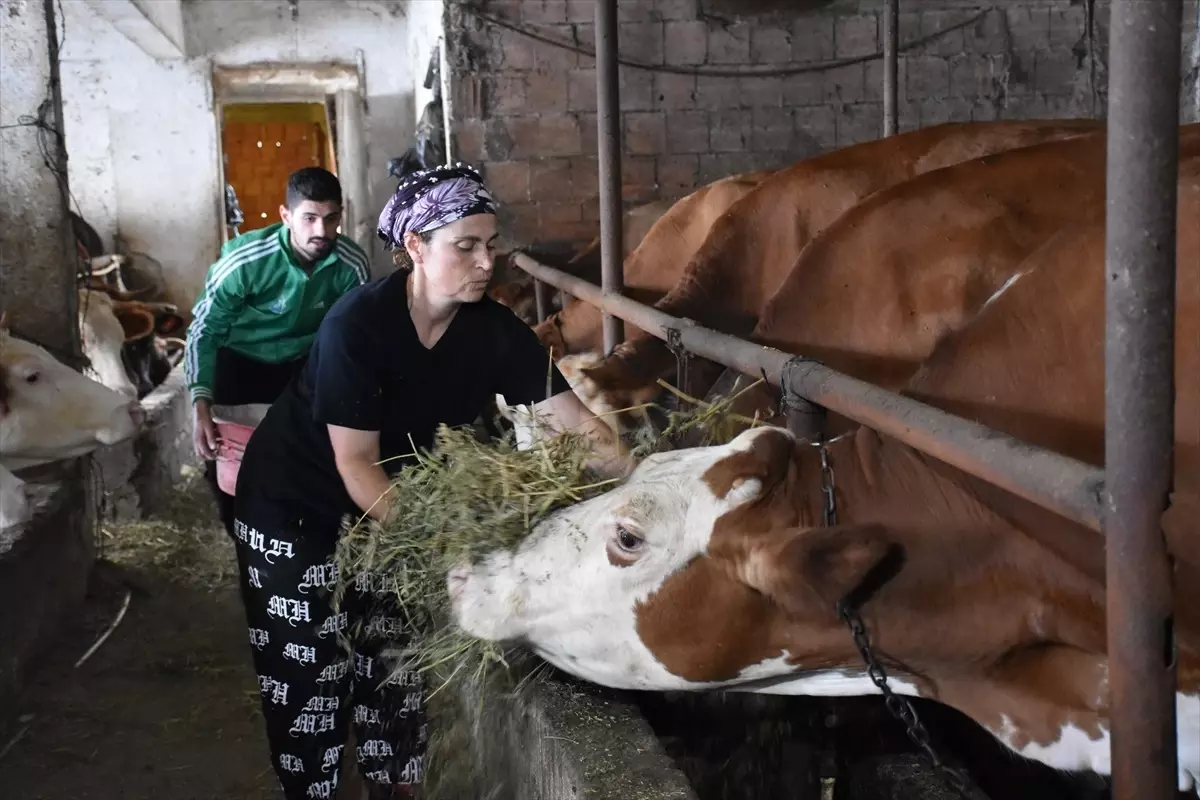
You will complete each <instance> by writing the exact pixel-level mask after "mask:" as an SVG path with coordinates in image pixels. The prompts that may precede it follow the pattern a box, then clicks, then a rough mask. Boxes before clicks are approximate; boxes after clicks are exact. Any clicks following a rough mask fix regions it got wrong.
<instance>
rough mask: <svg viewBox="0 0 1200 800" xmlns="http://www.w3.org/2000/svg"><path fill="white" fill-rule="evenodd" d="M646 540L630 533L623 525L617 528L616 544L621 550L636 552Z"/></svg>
mask: <svg viewBox="0 0 1200 800" xmlns="http://www.w3.org/2000/svg"><path fill="white" fill-rule="evenodd" d="M645 543H646V540H645V539H643V538H641V537H640V536H637V535H636V534H634V533H632V532H630V530H629V529H628V528H626V527H625V526H624V525H618V526H617V544H619V545H620V546H621V549H622V550H637V549H638V548H639V547H641V546H642V545H643V544H645Z"/></svg>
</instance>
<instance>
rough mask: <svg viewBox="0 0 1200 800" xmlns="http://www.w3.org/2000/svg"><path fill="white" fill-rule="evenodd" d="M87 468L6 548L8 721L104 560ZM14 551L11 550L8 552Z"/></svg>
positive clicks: (1, 547) (2, 606)
mask: <svg viewBox="0 0 1200 800" xmlns="http://www.w3.org/2000/svg"><path fill="white" fill-rule="evenodd" d="M82 466H83V465H82V464H80V463H78V462H76V463H74V464H72V465H70V468H69V469H68V470H65V471H64V474H62V475H61V476H60V477H61V478H62V480H61V481H60V482H55V483H52V484H47V485H45V486H42V487H38V488H39V489H40V492H39V498H38V511H37V512H36V514H35V516H34V519H33V521H32V522H31V523H30V525H29V527H28V530H29V533H30V535H28V536H24V537H22V538H20V539H17V540H16V541H15V542H12V541H0V553H2V555H0V643H2V644H3V657H0V720H4V719H6V718H7V717H8V716H9V712H11V710H12V709H13V707H14V704H13V700H14V698H15V697H16V695H17V694H18V693H19V692H20V689H21V687H22V686H23V685H24V683H25V680H26V677H27V676H28V675H29V671H30V670H31V669H32V668H33V666H34V664H35V663H36V661H37V659H38V657H39V656H40V654H41V653H42V652H44V651H45V648H46V647H48V646H49V645H50V643H51V642H52V641H53V640H54V637H55V635H56V634H57V633H58V630H59V627H60V626H61V625H62V624H63V623H64V622H66V621H67V620H68V619H69V618H70V616H71V615H72V614H73V613H75V612H76V610H77V609H78V608H79V606H80V604H81V603H82V602H83V600H84V597H85V596H86V594H87V579H88V574H89V573H90V572H91V568H92V561H93V560H94V558H95V555H96V543H95V539H94V538H93V535H92V526H91V524H90V521H89V519H88V517H89V515H88V495H87V492H86V491H85V490H84V488H83V487H84V486H85V485H86V484H85V482H84V480H83V478H82V472H83V470H82ZM8 548H11V549H8Z"/></svg>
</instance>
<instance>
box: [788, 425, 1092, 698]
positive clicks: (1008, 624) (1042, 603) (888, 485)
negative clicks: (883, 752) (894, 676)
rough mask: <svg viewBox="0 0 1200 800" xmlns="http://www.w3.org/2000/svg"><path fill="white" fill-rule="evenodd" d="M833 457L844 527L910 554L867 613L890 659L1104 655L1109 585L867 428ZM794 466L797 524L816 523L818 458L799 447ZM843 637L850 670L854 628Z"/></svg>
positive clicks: (833, 449) (922, 666)
mask: <svg viewBox="0 0 1200 800" xmlns="http://www.w3.org/2000/svg"><path fill="white" fill-rule="evenodd" d="M828 451H829V464H830V467H831V473H832V476H833V482H834V485H835V486H836V493H835V499H836V511H837V520H836V522H837V524H838V525H840V526H845V527H853V526H862V525H881V526H883V527H884V528H886V530H887V532H888V536H889V537H893V538H894V539H895V540H896V541H897V542H898V543H900V544H901V545H902V546H903V547H904V550H905V554H906V561H905V564H904V567H903V569H902V570H901V571H900V572H899V574H898V575H897V576H896V577H895V578H893V579H892V580H891V581H889V582H888V583H887V584H885V585H884V586H883V587H882V588H881V589H880V590H879V592H878V593H877V594H876V595H875V597H874V598H872V599H870V600H869V601H868V602H867V604H866V605H865V607H864V608H863V611H862V614H863V618H864V620H865V621H866V622H867V625H868V627H869V628H871V630H872V631H873V637H874V638H875V640H876V641H877V642H878V643H879V644H880V646H881V647H883V648H884V649H885V650H886V651H887V652H888V655H889V656H890V657H892V658H894V659H896V660H897V661H898V662H901V663H905V664H908V665H909V666H910V668H911V669H912V670H913V671H914V672H915V674H918V675H922V674H928V673H929V671H930V670H932V669H934V667H935V666H938V665H940V666H945V665H952V664H956V663H957V664H974V665H978V664H981V663H988V662H991V661H997V660H999V659H1002V658H1004V657H1005V654H1006V653H1007V652H1009V651H1010V650H1012V649H1013V648H1017V647H1021V646H1026V645H1039V646H1040V645H1046V646H1054V645H1063V646H1069V647H1073V648H1078V649H1081V650H1084V651H1086V652H1090V653H1098V654H1103V653H1104V652H1105V629H1104V616H1103V594H1102V591H1103V587H1102V586H1100V585H1098V584H1097V583H1096V582H1095V581H1094V580H1092V579H1091V578H1089V577H1088V576H1086V575H1085V574H1083V573H1081V572H1079V571H1078V570H1075V569H1074V568H1072V567H1071V566H1070V565H1068V564H1066V563H1065V562H1064V561H1062V560H1061V559H1059V558H1057V557H1055V556H1054V555H1053V554H1052V553H1049V552H1048V551H1046V550H1045V549H1044V548H1043V547H1041V546H1040V545H1039V544H1037V543H1036V542H1035V541H1034V540H1032V539H1031V538H1030V537H1028V536H1026V535H1024V534H1023V533H1022V532H1020V531H1018V530H1016V529H1015V528H1013V527H1012V525H1011V524H1010V523H1008V522H1007V521H1006V520H1004V519H1003V518H1001V517H1000V516H999V515H997V514H995V513H993V512H992V511H991V509H989V508H988V507H987V506H985V505H984V504H983V503H981V502H980V501H979V500H978V499H977V498H975V496H974V495H972V494H971V493H970V492H969V491H967V490H965V489H963V488H962V487H960V486H959V485H957V484H956V483H954V482H953V481H952V480H950V479H949V478H947V477H946V476H945V475H943V474H942V473H941V472H939V471H937V470H935V469H932V468H931V467H930V466H929V465H928V463H927V462H926V460H925V457H924V456H922V455H921V454H920V453H917V452H916V451H914V450H912V449H911V448H908V447H906V446H904V445H902V444H899V443H898V442H895V441H894V440H890V439H885V438H883V437H880V436H879V435H878V434H876V433H875V432H874V431H871V430H869V429H866V428H863V429H860V430H859V432H858V433H857V434H856V435H854V436H852V437H849V438H846V439H844V440H841V441H839V442H836V443H834V444H832V445H830V446H829V448H828ZM797 459H798V467H799V480H800V481H801V482H802V483H803V484H804V488H803V491H801V492H799V493H798V495H797V496H798V506H799V507H798V508H797V516H798V517H799V522H800V524H801V525H805V526H813V527H816V526H820V525H822V524H823V509H824V503H823V497H824V492H823V481H822V476H821V466H820V452H819V450H818V449H817V448H815V447H809V446H803V447H802V449H801V450H800V452H799V453H798V455H797ZM948 576H953V580H948V579H947V578H948ZM997 609H1004V612H1003V613H1000V612H998V611H997ZM914 619H920V620H922V622H921V624H920V625H913V624H912V621H913V620H914ZM845 641H846V644H847V645H848V650H847V652H848V653H849V654H850V655H851V656H852V658H851V663H855V661H854V660H855V659H857V651H855V650H854V649H853V646H852V643H851V642H850V637H849V633H848V632H847V633H846V637H845ZM857 663H859V664H861V661H858V662H857Z"/></svg>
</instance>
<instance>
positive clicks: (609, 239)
mask: <svg viewBox="0 0 1200 800" xmlns="http://www.w3.org/2000/svg"><path fill="white" fill-rule="evenodd" d="M617 81H618V74H617V0H596V106H597V110H598V112H599V113H597V115H596V118H597V125H598V127H599V137H598V138H599V146H600V153H599V156H600V158H599V161H600V285H601V288H603V289H604V293H605V294H621V292H622V290H623V289H624V288H625V287H624V275H623V268H624V264H623V263H622V262H623V260H624V259H623V258H622V252H621V241H622V239H623V238H624V237H623V235H622V232H621V115H620V114H621V112H620V102H619V97H620V86H619V84H618V82H617ZM624 338H625V323H624V322H623V321H622V320H621V319H620V318H619V317H614V316H613V315H612V314H605V315H604V352H605V354H606V355H607V354H608V353H611V352H612V351H613V348H614V347H616V346H617V345H618V344H620V343H621V341H622V340H623V339H624Z"/></svg>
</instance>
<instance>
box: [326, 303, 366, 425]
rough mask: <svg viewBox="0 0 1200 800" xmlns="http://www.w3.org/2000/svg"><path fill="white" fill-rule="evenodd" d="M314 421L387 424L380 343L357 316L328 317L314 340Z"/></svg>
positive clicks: (344, 314)
mask: <svg viewBox="0 0 1200 800" xmlns="http://www.w3.org/2000/svg"><path fill="white" fill-rule="evenodd" d="M314 345H315V346H314V351H315V352H314V355H315V356H316V361H317V363H316V365H315V366H316V369H315V371H314V374H313V397H312V408H313V420H314V421H316V422H319V423H323V424H326V425H338V426H340V427H343V428H355V429H357V430H363V431H377V430H380V429H381V428H382V426H383V372H382V370H381V369H380V364H379V357H378V350H377V347H378V345H377V343H376V342H375V341H374V339H373V337H372V336H371V335H370V331H369V330H368V328H367V326H365V325H364V324H362V322H361V321H359V320H358V319H357V317H356V316H355V315H354V314H346V313H343V314H339V315H337V316H336V317H333V316H329V317H326V318H325V321H324V322H323V323H322V324H321V327H320V329H319V330H318V331H317V337H316V342H315V343H314Z"/></svg>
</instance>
